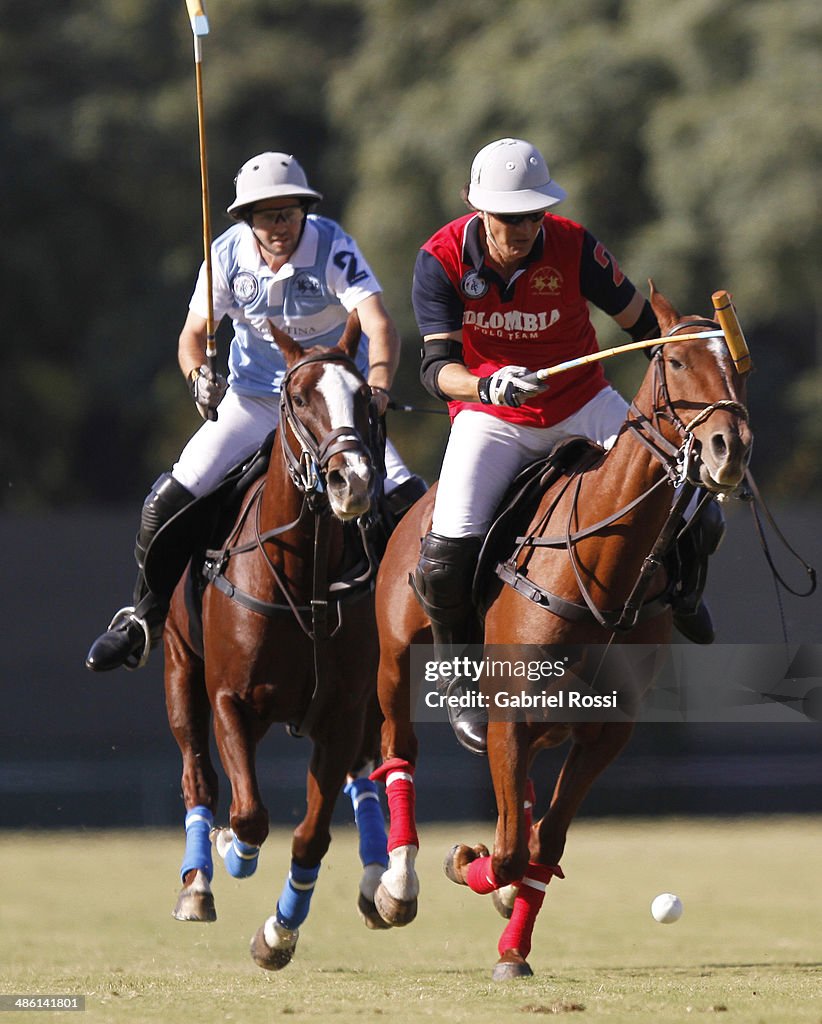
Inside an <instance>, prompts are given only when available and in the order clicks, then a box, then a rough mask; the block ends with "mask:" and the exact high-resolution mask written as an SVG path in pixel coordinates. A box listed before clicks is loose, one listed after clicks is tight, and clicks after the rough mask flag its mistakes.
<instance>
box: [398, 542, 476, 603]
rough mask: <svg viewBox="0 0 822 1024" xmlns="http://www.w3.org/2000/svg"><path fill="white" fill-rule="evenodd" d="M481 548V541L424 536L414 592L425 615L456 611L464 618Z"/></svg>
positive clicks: (415, 576) (415, 572)
mask: <svg viewBox="0 0 822 1024" xmlns="http://www.w3.org/2000/svg"><path fill="white" fill-rule="evenodd" d="M481 545H482V538H481V537H442V536H440V535H439V534H437V533H433V532H431V533H427V534H426V535H425V537H424V538H423V541H422V546H421V548H420V559H419V562H418V563H417V567H416V569H415V570H414V589H415V590H416V592H417V596H418V597H419V599H420V601H421V602H422V604H423V607H424V608H425V610H426V612H428V613H429V614H430V611H431V610H436V611H439V612H442V611H445V610H449V609H454V611H455V612H456V613H458V614H459V615H460V617H464V616H465V612H466V606H467V605H468V604H469V603H470V588H471V581H472V580H473V577H474V571H475V570H476V567H477V557H478V556H479V552H480V547H481Z"/></svg>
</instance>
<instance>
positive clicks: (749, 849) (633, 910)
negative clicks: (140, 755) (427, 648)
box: [0, 817, 822, 1024]
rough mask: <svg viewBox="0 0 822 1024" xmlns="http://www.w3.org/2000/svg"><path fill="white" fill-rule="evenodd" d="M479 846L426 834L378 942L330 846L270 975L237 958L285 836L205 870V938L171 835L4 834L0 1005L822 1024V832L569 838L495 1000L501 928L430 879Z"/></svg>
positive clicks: (295, 1015)
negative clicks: (66, 1000)
mask: <svg viewBox="0 0 822 1024" xmlns="http://www.w3.org/2000/svg"><path fill="white" fill-rule="evenodd" d="M491 834H492V829H491V826H490V824H487V823H486V824H483V825H479V826H471V825H465V824H457V825H453V826H448V827H442V826H437V827H433V826H429V827H423V828H421V841H422V850H421V853H420V858H419V861H418V864H419V869H420V877H421V882H422V887H423V888H422V893H421V897H420V913H419V916H418V918H417V920H416V921H415V922H414V923H413V924H412V925H410V926H409V927H407V928H405V929H398V930H394V931H390V932H370V931H368V930H367V929H366V928H365V927H364V926H363V925H362V924H361V923H360V921H359V918H358V916H357V913H356V909H355V893H356V886H357V880H358V877H359V865H358V862H357V857H356V835H355V832H354V829H353V826H351V827H345V828H341V829H339V828H338V829H337V832H336V836H335V841H334V843H333V845H332V848H331V851H330V852H329V854H328V856H327V858H326V861H325V865H324V867H323V869H322V872H321V874H320V883H319V885H318V888H317V892H316V895H315V897H314V904H313V908H312V912H311V916H310V918H309V919H308V921H307V922H306V924H305V925H304V926H303V929H302V934H301V937H300V944H299V946H298V949H297V955H296V958H295V960H294V962H293V963H292V964H291V965H290V966H289V967H287V968H286V969H285V970H284V971H282V972H281V973H278V974H269V973H267V972H265V971H262V970H260V969H259V968H257V967H256V966H255V965H254V963H253V962H252V960H251V958H250V957H249V955H248V942H249V939H250V937H251V935H252V934H253V932H254V931H255V930H256V928H257V927H258V925H260V924H261V923H262V922H263V920H264V919H265V918H266V917H267V916H268V915H269V914H270V913H272V911H273V908H274V905H275V902H276V899H277V896H278V894H279V891H280V888H281V886H282V882H283V879H284V875H285V871H286V869H287V865H288V859H289V857H288V845H289V836H288V834H286V833H285V832H276V833H272V835H271V836H270V837H269V839H268V841H267V843H266V845H265V847H264V849H263V854H262V857H261V863H260V868H259V870H258V872H257V874H256V875H255V876H254V877H253V878H251V879H247V880H245V881H242V882H239V881H236V880H234V879H231V878H229V876H228V875H227V874H226V873H225V871H224V869H223V867H222V865H221V864H219V863H218V864H217V865H216V866H215V881H214V892H215V897H216V900H217V913H218V916H219V919H218V921H217V922H216V923H215V924H211V925H195V924H182V923H180V922H177V921H175V920H173V919H172V917H171V910H172V907H173V905H174V901H175V897H176V892H177V889H178V882H177V868H178V865H179V862H180V859H181V857H182V849H183V840H182V830H181V832H180V834H179V835H172V834H169V833H168V832H147V831H140V832H133V833H123V832H112V833H100V832H93V833H91V832H90V833H79V834H77V833H75V834H72V833H26V834H20V833H9V832H6V833H0V878H1V879H2V882H0V892H1V893H2V896H1V897H0V992H1V993H5V994H10V993H20V994H46V993H51V994H58V993H60V994H66V993H70V994H78V995H84V996H85V997H86V1007H87V1008H86V1012H85V1013H84V1014H73V1015H70V1014H69V1013H66V1012H57V1011H50V1012H47V1013H41V1014H40V1015H39V1017H37V1018H35V1019H39V1020H42V1019H43V1018H44V1017H45V1019H46V1020H50V1019H54V1018H60V1019H65V1018H68V1017H70V1016H71V1019H74V1020H77V1021H88V1022H92V1021H94V1022H98V1021H102V1022H109V1021H112V1022H117V1021H130V1022H147V1024H148V1022H155V1021H156V1022H163V1024H182V1022H202V1024H212V1022H217V1021H236V1022H241V1024H258V1022H263V1021H265V1022H271V1021H278V1020H283V1021H298V1022H302V1021H306V1022H309V1021H311V1022H325V1021H330V1022H333V1024H354V1022H356V1024H377V1022H379V1024H388V1022H390V1024H412V1022H413V1024H419V1022H424V1021H437V1022H439V1021H442V1022H449V1024H451V1022H454V1024H460V1022H469V1021H470V1022H472V1024H502V1022H508V1021H519V1020H525V1019H528V1018H529V1016H531V1015H548V1016H552V1015H560V1014H568V1015H570V1018H571V1019H572V1020H577V1021H580V1022H581V1024H582V1022H584V1021H605V1022H614V1024H615V1022H628V1021H630V1022H632V1024H664V1022H681V1021H686V1020H689V1021H691V1020H696V1021H699V1020H714V1019H715V1018H716V1015H717V1014H718V1015H720V1019H721V1020H724V1021H726V1022H727V1024H737V1022H744V1024H757V1022H763V1024H794V1022H796V1024H822V872H820V870H819V865H820V863H822V819H818V818H785V817H767V818H758V819H745V820H740V821H732V822H726V821H715V820H699V821H696V820H664V819H654V820H649V821H631V822H628V823H611V822H598V821H591V822H586V821H582V822H578V823H577V824H576V825H575V826H574V827H573V829H572V831H571V836H570V840H569V844H568V850H567V853H566V856H565V858H564V860H563V867H564V870H565V873H566V880H565V881H557V880H554V882H552V884H551V887H550V889H549V892H548V898H547V899H546V902H545V906H544V907H543V910H542V914H541V916H540V919H539V921H538V923H537V927H536V930H535V935H534V949H533V951H532V953H531V956H530V963H531V965H532V967H533V969H534V971H535V977H534V978H532V979H526V980H522V981H517V982H511V983H508V984H495V983H493V982H491V980H490V971H491V967H492V966H493V963H494V961H495V959H496V943H497V939H498V937H499V934H500V931H501V929H502V925H503V922H502V919H501V918H499V917H497V915H496V914H495V912H494V910H493V908H492V906H491V904H490V900H489V898H488V897H480V896H476V895H475V894H473V893H471V892H470V891H469V890H467V889H464V888H461V887H457V886H455V885H453V884H452V883H450V882H448V881H447V880H446V879H445V877H444V875H443V873H442V868H441V861H442V857H443V855H444V853H445V852H446V850H447V849H448V848H449V847H450V845H451V844H452V843H453V842H455V841H458V840H459V841H468V842H471V843H474V842H477V841H480V840H482V841H486V842H488V841H489V840H490V838H491ZM666 890H670V891H673V892H677V893H678V894H679V895H680V896H681V897H682V899H683V902H684V904H685V913H684V915H683V917H682V919H681V920H680V921H679V922H678V923H677V924H674V925H659V924H657V923H656V922H654V920H653V919H652V918H651V916H650V912H649V904H650V901H651V899H652V898H653V897H654V896H655V895H656V894H657V893H659V892H663V891H666ZM21 1017H22V1014H21V1013H18V1012H14V1011H9V1012H8V1013H6V1012H3V1013H2V1014H0V1024H3V1022H4V1021H5V1020H9V1021H10V1020H12V1019H15V1020H16V1019H20V1018H21ZM27 1019H31V1013H30V1012H29V1016H28V1018H27Z"/></svg>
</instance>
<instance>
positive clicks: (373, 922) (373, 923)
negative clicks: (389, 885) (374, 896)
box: [357, 893, 392, 931]
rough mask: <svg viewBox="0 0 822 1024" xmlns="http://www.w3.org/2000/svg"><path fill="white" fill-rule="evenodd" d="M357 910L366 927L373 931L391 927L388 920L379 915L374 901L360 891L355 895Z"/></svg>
mask: <svg viewBox="0 0 822 1024" xmlns="http://www.w3.org/2000/svg"><path fill="white" fill-rule="evenodd" d="M357 910H358V911H359V915H360V917H361V918H362V919H363V923H364V924H365V927H366V928H371V929H372V930H373V931H382V930H384V929H386V928H391V927H392V925H391V924H390V923H389V922H388V921H384V920H383V919H382V917H380V912H379V910H377V905H376V903H375V902H374V901H373V900H370V899H369V898H368V897H367V896H364V895H363V894H362V893H360V894H359V896H358V897H357Z"/></svg>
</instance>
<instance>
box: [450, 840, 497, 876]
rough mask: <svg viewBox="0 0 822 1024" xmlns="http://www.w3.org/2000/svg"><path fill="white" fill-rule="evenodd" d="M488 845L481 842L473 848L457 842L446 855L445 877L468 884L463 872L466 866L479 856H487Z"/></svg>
mask: <svg viewBox="0 0 822 1024" xmlns="http://www.w3.org/2000/svg"><path fill="white" fill-rule="evenodd" d="M488 855H489V854H488V847H487V846H483V845H482V843H480V844H479V845H477V846H474V847H473V848H472V847H470V846H466V845H465V844H464V843H455V844H454V845H453V846H452V847H451V849H450V850H449V851H448V853H447V854H446V856H445V860H444V861H443V865H442V867H443V870H444V871H445V877H446V878H448V879H449V880H450V881H452V882H456V883H457V885H468V882H466V880H465V878H464V877H463V873H464V871H465V868H466V867H467V866H468V865H469V864H470V863H471V862H472V861H475V860H476V859H477V858H478V857H487V856H488Z"/></svg>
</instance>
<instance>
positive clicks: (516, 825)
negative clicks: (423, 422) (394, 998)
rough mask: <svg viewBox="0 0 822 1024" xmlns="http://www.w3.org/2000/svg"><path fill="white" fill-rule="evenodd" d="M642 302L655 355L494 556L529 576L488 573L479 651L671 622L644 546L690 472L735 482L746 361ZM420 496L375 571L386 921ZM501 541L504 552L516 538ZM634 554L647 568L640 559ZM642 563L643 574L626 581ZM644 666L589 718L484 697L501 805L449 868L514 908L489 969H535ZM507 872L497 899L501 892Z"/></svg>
mask: <svg viewBox="0 0 822 1024" xmlns="http://www.w3.org/2000/svg"><path fill="white" fill-rule="evenodd" d="M651 302H652V305H653V308H654V311H655V312H656V315H657V319H658V321H659V324H660V328H661V331H662V335H663V337H664V338H665V339H666V343H665V344H664V345H660V346H659V347H658V348H657V349H656V351H655V353H654V355H653V356H652V358H651V360H650V365H649V368H648V371H647V373H646V375H645V378H644V381H643V383H642V386H641V388H640V390H639V392H638V394H637V396H636V398H635V399H634V403H633V405H632V406H631V408H630V410H629V413H628V417H627V420H626V423H625V425H624V427H623V429H622V431H621V432H620V434H619V437H618V439H617V441H616V443H615V444H614V445H613V447H612V448H611V449H610V451H608V452H607V454H605V455H604V457H601V458H600V460H599V462H598V463H597V464H596V465H595V466H593V467H592V468H589V469H588V470H586V471H585V472H582V473H579V474H577V475H574V476H572V477H571V480H570V483H569V481H568V478H564V479H560V480H559V481H557V482H556V483H554V484H553V485H552V486H551V487H550V488H549V490H548V491H547V492H546V493H545V494H544V495H543V497H542V499H541V503H540V505H539V509H538V511H537V512H536V514H535V516H534V518H533V520H532V523H531V527H530V528H529V530H528V531H527V534H528V536H529V537H530V540H524V541H523V540H522V538H521V539H520V540H521V542H520V543H519V544H518V547H517V551H516V553H515V555H514V556H513V558H512V559H509V561H508V562H507V563H500V564H499V565H498V566H497V574H498V575H499V573H500V569H502V568H503V567H504V566H507V567H508V568H509V569H511V568H512V567H513V571H514V573H515V575H514V577H513V578H514V579H516V577H517V576H519V577H520V578H522V579H524V580H525V585H524V586H523V587H522V589H521V592H518V591H517V590H515V589H514V587H513V586H507V585H503V584H502V583H500V581H499V580H498V579H495V580H494V585H493V586H491V588H490V592H489V593H487V594H486V597H485V607H486V609H487V610H486V613H485V622H484V642H485V644H486V648H485V650H486V652H488V651H489V649H491V650H493V648H489V646H488V645H505V647H506V649H508V650H511V649H513V650H517V649H519V650H523V649H525V648H523V647H522V646H521V645H539V646H540V648H543V647H544V646H545V645H566V646H565V648H564V649H565V650H569V649H571V650H574V649H578V650H581V651H587V652H588V654H590V653H591V652H592V651H593V652H598V654H597V655H596V656H597V657H600V656H601V653H602V652H603V651H605V650H608V649H611V650H615V651H616V652H617V653H618V652H619V651H620V650H622V651H625V652H626V654H628V653H630V651H628V650H627V649H625V648H621V649H620V648H610V647H609V645H610V644H611V643H612V642H614V641H616V642H617V643H623V644H624V643H630V644H644V645H648V644H650V645H658V644H664V643H666V642H667V641H668V640H669V638H670V633H671V623H672V620H671V612H670V606H669V604H668V602H667V601H665V600H664V599H663V600H659V599H658V598H659V596H660V595H663V594H664V592H665V588H666V585H667V580H666V574H665V571H664V568H663V567H662V563H661V561H659V560H657V561H654V560H653V559H649V558H648V556H649V550H650V549H651V547H652V545H654V541H655V540H656V539H657V538H658V537H659V538H661V539H662V538H664V540H665V544H666V545H667V543H668V542H669V541H670V539H671V538H672V536H673V533H674V531H675V529H678V528H680V527H681V524H682V519H681V513H682V511H683V510H684V508H685V505H686V504H687V502H688V500H689V498H690V497H691V496H692V495H693V494H694V492H695V491H696V487H697V486H698V487H700V488H703V489H705V490H706V491H709V492H712V493H713V494H718V495H723V494H728V493H729V492H731V491H733V490H734V489H735V488H736V487H737V486H738V485H739V483H740V482H741V480H742V478H743V474H744V473H745V469H746V466H747V463H748V458H749V452H750V447H751V442H752V434H751V431H750V429H749V427H748V423H747V419H748V416H747V410H746V409H745V406H744V404H743V403H744V401H745V384H746V381H745V376H743V375H740V374H739V373H738V372H737V370H736V368H735V365H734V363H733V362H732V360H731V358H730V356H729V353H728V350H727V347H726V344H725V341H724V340H723V339H722V338H721V337H719V338H717V337H711V338H707V339H701V338H700V339H697V340H685V341H682V342H676V341H668V340H667V338H669V337H674V338H675V336H676V334H677V333H682V332H683V331H687V332H688V333H693V332H698V333H704V332H706V331H708V330H709V329H716V328H717V325H716V324H715V323H713V322H712V321H705V320H702V319H700V318H697V317H687V316H686V317H682V316H680V315H679V313H677V311H676V310H675V309H674V308H673V307H672V306H671V305H670V303H669V302H668V301H667V300H666V299H665V298H664V297H663V296H662V295H660V294H659V293H657V292H656V291H655V290H654V289H653V287H652V290H651ZM672 495H673V498H672ZM642 496H644V498H643V497H642ZM432 506H433V496H432V495H431V493H430V492H429V494H428V495H426V496H425V497H423V498H422V499H420V501H419V502H418V503H417V504H416V505H415V506H414V508H413V509H412V510H411V511H410V512H409V513H408V515H407V516H406V517H405V519H404V520H403V522H402V523H401V524H400V525H399V527H398V529H397V531H396V532H395V534H394V535H393V537H392V538H391V541H390V543H389V545H388V549H387V552H386V554H385V557H384V559H383V562H382V566H381V568H380V572H379V575H378V578H377V624H378V629H379V637H380V648H381V653H380V667H379V676H378V692H379V697H380V704H381V707H382V711H383V715H384V718H385V722H384V724H383V730H382V757H383V764H382V766H381V768H380V769H379V770H378V771H377V772H376V773H375V774H374V776H372V777H374V778H377V779H380V780H382V781H384V782H385V783H386V792H387V797H388V807H389V813H390V827H389V839H388V849H389V857H390V865H389V868H388V870H387V871H386V872H385V874H384V875H383V877H382V881H381V884H380V887H379V888H378V890H377V893H376V897H375V899H376V906H377V909H378V911H379V912H380V914H381V915H382V917H383V918H384V919H385V921H386V922H387V923H389V924H392V925H404V924H407V923H408V922H409V921H411V920H413V918H414V916H415V914H416V909H417V894H418V889H419V883H418V879H417V875H416V871H415V867H414V861H415V857H416V853H417V849H418V846H419V842H418V838H417V833H416V827H415V821H414V781H413V773H414V767H415V763H416V759H417V740H416V737H415V734H414V729H413V725H412V718H411V716H412V712H413V707H412V686H411V678H410V668H411V657H410V653H411V652H410V648H411V645H412V644H430V642H431V640H430V627H429V623H428V620H427V618H426V617H425V615H424V613H423V611H422V608H421V607H420V605H419V604H418V603H417V601H416V600H415V597H414V595H413V593H412V591H411V588H410V587H409V585H408V579H409V574H410V573H411V572H413V569H414V566H415V564H416V562H417V558H418V554H419V545H420V539H421V538H422V537H423V536H424V535H425V534H426V532H427V531H428V530H429V529H430V524H431V514H432ZM672 511H673V512H674V515H673V516H672V515H671V514H670V513H671V512H672ZM546 526H550V529H549V530H548V534H549V535H548V536H547V537H546V536H545V531H546ZM550 534H554V535H557V534H558V535H559V538H555V537H551V536H550ZM557 540H558V541H559V543H556V541H557ZM510 541H511V543H510V544H509V546H508V550H509V552H510V551H511V549H512V548H513V547H514V538H510ZM541 542H542V543H541ZM552 542H554V543H552ZM655 547H656V546H655ZM657 555H658V552H656V551H655V553H654V557H655V558H656V557H657ZM643 565H645V566H650V570H652V571H648V572H647V573H643ZM640 578H641V579H643V581H644V582H643V584H642V586H641V587H640V588H638V589H635V584H636V583H637V580H638V579H640ZM642 590H644V594H642V595H641V599H640V591H642ZM529 597H530V598H531V599H530V600H529V599H528V598H529ZM629 598H630V599H631V600H630V601H629ZM655 598H657V600H654V599H655ZM557 599H559V600H557ZM583 602H584V603H583ZM637 602H638V603H639V604H640V605H642V606H643V608H644V610H641V611H639V613H638V614H637V615H636V618H634V614H633V612H632V611H631V607H632V605H633V603H637ZM549 607H551V608H554V609H556V611H550V610H548V608H549ZM561 615H562V616H566V615H567V617H561ZM632 623H634V624H633V627H632V628H631V626H632ZM567 645H580V647H579V648H574V647H571V648H569V647H568V646H567ZM586 645H601V646H599V647H598V648H595V647H586ZM429 649H430V648H429ZM553 649H556V648H553ZM486 674H487V673H486ZM584 678H589V677H588V676H586V677H584ZM651 682H652V679H651V678H649V677H648V673H647V672H640V673H639V674H638V675H637V676H635V677H634V678H632V679H631V678H629V680H628V685H627V689H623V691H622V692H621V694H620V697H621V704H620V707H621V709H622V711H623V712H625V713H622V714H616V715H613V716H611V715H606V714H602V713H597V712H595V713H594V714H593V716H592V715H589V716H588V718H589V720H588V721H580V720H573V718H572V716H571V715H569V714H568V712H567V711H565V712H563V711H560V710H553V711H552V710H548V711H547V712H541V713H540V714H538V715H531V716H530V718H529V720H525V716H524V714H521V715H519V716H518V717H519V719H520V720H518V721H512V720H507V721H506V720H500V719H502V718H504V717H508V718H509V719H510V718H511V717H513V716H511V715H507V716H505V715H501V714H495V713H494V712H493V711H492V714H491V721H490V722H489V725H488V761H489V767H490V771H491V777H492V780H493V785H494V792H495V795H496V801H497V810H498V819H497V827H496V834H495V838H494V848H493V852H492V853H491V854H490V855H489V853H488V850H487V849H486V848H485V847H483V846H475V847H469V846H465V845H457V846H455V847H454V848H453V850H452V851H451V852H450V854H449V855H448V858H447V859H446V865H445V868H446V874H447V875H448V877H449V878H450V879H451V880H452V881H455V882H457V883H460V884H464V885H469V886H470V887H471V888H472V889H473V890H474V891H476V892H480V893H491V892H493V893H494V896H495V904H496V905H497V909H498V910H500V911H501V912H502V913H503V914H504V916H506V917H508V916H510V921H509V923H508V925H507V926H506V928H505V930H504V932H503V934H502V937H501V939H500V941H499V945H498V951H499V960H498V962H497V964H496V966H495V968H494V973H493V977H494V978H495V980H504V979H507V978H513V977H522V976H527V975H530V974H531V973H532V971H531V968H530V967H529V965H528V962H527V959H526V958H527V956H528V953H529V951H530V948H531V933H532V931H533V927H534V922H535V919H536V916H537V913H538V911H539V908H540V906H541V904H542V900H543V898H544V893H545V889H546V886H547V884H548V882H549V881H550V880H551V878H552V877H553V876H558V877H560V878H561V877H563V876H562V870H561V868H560V867H559V863H560V860H561V858H562V854H563V851H564V849H565V842H566V834H567V831H568V828H569V826H570V824H571V821H572V819H573V818H574V815H575V814H576V813H577V811H578V809H579V807H580V804H581V803H582V801H583V798H584V797H585V795H586V794H587V793H588V791H589V789H590V787H591V785H592V783H593V782H594V780H595V779H596V778H597V776H599V774H600V773H601V772H602V771H603V770H604V769H605V768H606V767H607V766H608V765H609V764H610V763H611V761H613V760H614V758H615V757H616V756H617V755H618V754H619V752H620V751H621V750H622V748H623V747H624V746H625V744H626V743H627V742H628V739H629V737H630V735H631V733H632V730H633V720H634V718H635V712H636V708H637V706H638V704H639V701H640V699H641V696H642V693H643V692H644V691H645V690H646V689H647V688H648V686H650V684H651ZM480 686H481V689H482V692H483V693H484V694H485V695H486V699H487V698H488V696H490V695H493V694H494V693H496V692H497V691H498V690H500V689H506V688H508V689H511V690H513V689H514V688H515V683H514V680H513V679H511V678H509V679H508V680H505V679H503V680H500V679H499V678H495V679H492V680H489V679H481V681H480ZM491 707H492V709H493V707H494V702H493V700H492V701H491ZM575 717H576V718H577V719H579V718H580V717H581V716H580V715H576V716H575ZM591 717H598V718H600V719H603V718H606V717H608V718H609V719H610V720H608V721H602V720H598V721H591V720H590V718H591ZM569 719H570V720H569ZM565 740H570V741H571V747H570V750H569V752H568V755H567V757H566V759H565V762H564V765H563V767H562V769H561V771H560V773H559V777H558V780H557V782H556V786H555V788H554V792H553V795H552V797H551V800H550V806H549V808H548V810H547V813H546V814H545V815H544V816H543V817H541V818H540V819H539V820H538V821H536V822H535V823H533V824H532V823H531V804H532V803H533V794H532V793H531V792H530V791H529V787H530V782H529V779H528V774H529V766H530V764H531V762H532V760H533V758H534V755H535V753H536V752H537V751H538V750H539V749H541V748H545V747H551V746H555V745H558V744H560V743H563V742H564V741H565ZM512 886H516V888H514V889H512V888H510V887H512ZM506 888H507V889H508V893H509V894H510V895H509V900H508V904H507V905H506V901H505V900H504V899H503V898H502V895H503V891H504V890H505V889H506ZM511 902H513V906H511Z"/></svg>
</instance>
